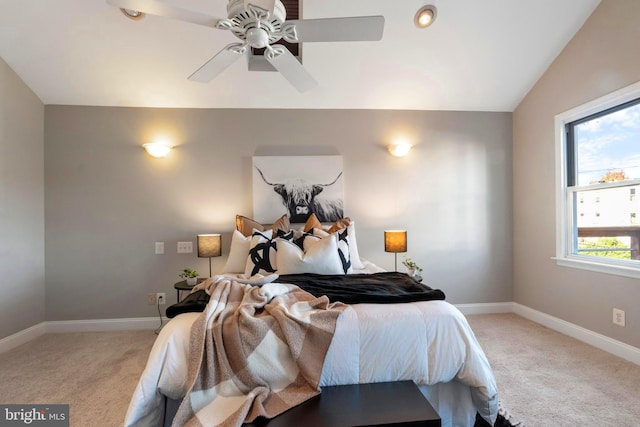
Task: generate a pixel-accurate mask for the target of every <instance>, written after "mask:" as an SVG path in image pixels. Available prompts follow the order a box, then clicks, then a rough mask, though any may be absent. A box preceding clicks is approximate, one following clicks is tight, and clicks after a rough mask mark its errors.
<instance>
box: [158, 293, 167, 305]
mask: <svg viewBox="0 0 640 427" xmlns="http://www.w3.org/2000/svg"><path fill="white" fill-rule="evenodd" d="M156 298H157V299H158V304H159V305H165V304H166V303H167V295H166V294H165V293H164V292H158V293H157V294H156Z"/></svg>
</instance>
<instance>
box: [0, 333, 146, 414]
mask: <svg viewBox="0 0 640 427" xmlns="http://www.w3.org/2000/svg"><path fill="white" fill-rule="evenodd" d="M155 338H156V335H155V334H154V333H153V331H129V332H95V333H73V334H48V335H44V336H42V337H40V338H38V339H37V340H34V341H31V342H29V343H27V344H24V345H22V346H20V347H18V348H15V349H13V350H11V351H8V352H6V353H1V354H0V402H1V403H18V404H25V403H27V404H29V403H33V404H36V403H41V404H51V403H65V404H69V411H70V420H71V422H70V425H71V426H78V427H93V426H95V427H109V426H120V425H122V421H123V420H124V415H125V413H126V411H127V406H128V405H129V399H130V398H131V395H132V394H133V390H134V388H135V386H136V383H137V381H138V378H139V377H140V373H141V372H142V370H143V369H144V366H145V364H146V362H147V357H148V355H149V351H150V350H151V346H152V345H153V341H154V340H155Z"/></svg>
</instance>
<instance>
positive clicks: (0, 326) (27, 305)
mask: <svg viewBox="0 0 640 427" xmlns="http://www.w3.org/2000/svg"><path fill="white" fill-rule="evenodd" d="M43 126H44V105H43V104H42V102H41V101H40V100H39V99H38V97H37V96H35V95H34V93H33V92H32V91H31V90H30V89H29V88H28V87H27V86H26V85H25V84H24V82H22V80H20V78H19V77H18V76H17V75H16V74H15V73H14V72H13V70H12V69H11V68H9V66H8V65H7V63H6V62H4V61H3V60H2V58H0V294H1V295H2V296H1V297H0V316H1V317H0V319H1V321H0V339H1V338H3V337H5V336H8V335H11V334H13V333H15V332H18V331H21V330H23V329H27V328H29V327H31V326H34V325H36V324H38V323H40V322H42V321H44V320H45V317H44V316H45V307H44V301H45V288H44V178H43V174H44V159H43V156H44V130H43Z"/></svg>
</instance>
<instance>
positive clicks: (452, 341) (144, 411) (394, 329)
mask: <svg viewBox="0 0 640 427" xmlns="http://www.w3.org/2000/svg"><path fill="white" fill-rule="evenodd" d="M353 224H354V223H353V221H351V222H348V225H347V226H344V227H343V228H340V229H339V230H347V229H349V227H350V231H351V233H350V235H351V237H352V238H351V239H348V240H346V242H345V243H346V246H343V247H342V249H341V253H342V256H338V259H339V260H340V262H339V264H340V266H338V263H336V262H335V260H333V261H331V263H333V265H332V266H329V267H327V265H325V266H323V267H321V268H319V267H317V265H318V264H322V263H324V264H327V261H326V260H324V258H323V256H316V257H315V258H314V255H313V254H314V252H313V251H311V249H312V248H313V247H316V245H317V244H318V243H319V242H320V241H321V240H322V239H325V238H326V235H325V234H324V233H325V232H326V233H327V235H333V233H335V230H334V231H333V232H332V233H329V229H327V228H325V229H324V230H323V232H322V233H316V234H319V236H318V237H320V238H319V239H313V241H312V242H310V243H309V244H308V245H307V248H306V249H307V250H306V251H305V250H304V249H305V244H304V242H303V241H299V242H298V245H299V247H300V250H301V253H302V255H301V260H302V261H305V258H306V256H305V255H308V254H311V255H312V256H310V257H309V259H308V260H307V261H310V262H311V263H312V264H313V265H314V267H312V268H311V270H313V271H312V272H308V270H309V266H308V265H307V266H300V265H299V262H298V261H299V260H296V261H294V262H292V261H286V260H283V258H273V257H277V256H278V254H282V253H286V250H284V251H283V250H282V247H283V246H281V243H274V242H271V241H269V240H271V239H266V240H268V241H269V242H268V243H267V246H266V247H264V246H263V249H261V251H260V253H261V254H262V255H263V256H264V257H267V258H268V257H271V258H273V259H272V261H273V263H277V266H278V268H277V269H274V271H271V272H270V271H268V270H269V267H268V266H267V265H266V264H265V262H264V259H257V258H260V257H255V256H254V260H253V261H248V260H247V259H246V258H247V255H246V253H245V252H244V251H245V250H247V246H246V245H245V246H243V247H242V250H241V251H239V252H238V253H234V251H235V250H237V249H238V245H237V244H236V245H235V247H234V242H233V241H232V249H231V253H230V256H229V259H228V261H227V265H226V266H225V269H226V270H229V273H226V274H225V275H221V276H218V277H217V278H216V280H217V281H218V282H216V283H224V284H225V286H226V285H228V286H232V285H233V286H235V285H236V283H237V282H236V281H240V282H241V283H240V284H239V285H237V286H241V287H242V286H244V287H245V288H246V289H248V292H251V291H253V290H254V289H253V288H254V287H255V286H256V285H258V286H260V285H261V286H262V287H261V289H260V292H270V291H269V290H268V289H271V288H269V286H275V287H276V288H277V287H278V286H280V285H279V284H282V283H283V284H284V285H285V286H288V287H290V288H287V289H298V288H304V286H298V285H300V283H301V282H299V280H303V281H304V278H305V277H306V275H308V276H314V275H322V274H323V272H324V273H327V274H326V275H327V277H330V274H332V273H331V271H333V270H332V269H343V270H344V271H343V274H344V275H345V277H346V276H353V277H354V278H355V277H357V276H360V277H362V276H366V275H370V276H371V277H372V278H373V277H376V278H377V279H378V280H380V278H383V279H384V280H386V279H387V278H389V277H391V276H392V275H385V274H386V273H384V272H383V271H382V269H380V268H379V267H377V266H376V265H374V264H372V263H370V262H367V261H366V260H363V259H362V258H360V256H359V254H358V253H357V246H356V242H355V232H354V225H353ZM241 225H242V224H238V226H237V230H236V231H237V232H240V233H239V234H243V233H241V230H242V227H241ZM343 225H344V224H343ZM255 227H256V225H255V224H252V225H251V236H250V237H249V236H246V235H245V236H244V238H245V239H246V240H249V241H251V240H254V242H253V243H255V241H256V240H259V241H261V242H262V243H264V240H263V239H264V236H265V230H264V229H263V230H260V229H258V228H255ZM278 227H281V228H280V230H282V228H284V227H283V225H282V224H279V225H278ZM273 231H275V229H274V230H273ZM282 231H284V232H288V231H287V230H282ZM254 232H258V234H261V236H258V238H257V239H254V237H255V233H254ZM244 234H249V231H248V230H247V231H246V233H244ZM276 234H278V233H277V232H276V233H274V234H272V235H271V236H270V237H273V235H276ZM280 234H281V235H283V234H284V233H280ZM343 237H344V236H343ZM235 238H236V234H235V233H234V239H235ZM238 239H240V237H238ZM334 240H335V241H334V242H333V243H331V244H328V243H326V245H327V246H328V247H330V248H331V251H335V250H337V249H338V245H337V241H338V240H339V238H338V237H336V238H335V239H334ZM343 240H344V239H343ZM236 242H237V240H236ZM323 244H325V243H323ZM255 246H256V245H255V244H251V243H249V245H248V248H249V249H248V251H249V252H251V249H253V248H254V247H255ZM354 249H355V251H354ZM315 250H316V251H317V248H316V249H315ZM254 253H255V251H254ZM238 254H240V255H238ZM347 254H348V255H347ZM235 255H238V259H237V260H234V256H235ZM298 255H299V254H298ZM243 257H244V258H245V259H242V258H243ZM249 257H250V256H249ZM345 258H347V262H346V263H345V262H344V261H345ZM236 261H238V263H237V265H236V266H235V267H234V265H233V263H234V262H236ZM240 261H242V262H244V264H245V265H244V272H243V273H239V272H238V271H237V270H238V269H239V268H240ZM278 261H279V262H278ZM347 264H348V266H347ZM265 267H266V268H267V270H264V268H265ZM272 267H273V266H272ZM356 267H357V268H356ZM234 270H235V272H234ZM249 270H251V272H253V273H254V274H253V275H249V274H247V273H249V272H250V271H249ZM281 271H282V275H281V274H280V272H281ZM279 277H282V278H284V280H281V281H278V280H277V279H278V278H279ZM294 277H295V278H296V280H298V285H296V284H294V283H289V281H288V280H287V278H292V279H293V278H294ZM252 278H253V279H252ZM243 280H244V281H243ZM251 280H254V282H251ZM216 286H219V285H216ZM313 286H314V287H312V288H311V289H312V292H314V293H316V292H320V293H322V290H321V286H322V284H320V285H317V284H316V285H313ZM318 287H320V290H319V291H318V289H317V288H318ZM250 288H251V289H250ZM211 289H216V288H215V287H212V288H211ZM422 289H423V290H426V293H428V294H429V295H428V296H424V294H425V292H422V293H423V295H421V296H420V299H421V300H415V301H411V300H406V298H405V297H402V298H401V299H397V295H394V297H393V298H391V299H389V300H380V301H378V300H377V299H375V298H378V296H377V294H375V293H374V299H373V300H366V301H374V302H357V301H358V300H357V299H355V300H351V303H350V304H346V305H345V304H342V307H341V309H340V310H341V311H340V314H339V316H337V318H336V321H335V329H334V331H333V335H332V339H331V340H330V344H327V345H328V349H327V350H326V353H324V355H325V357H324V359H323V361H322V365H321V366H322V368H321V372H318V375H319V386H320V388H321V387H322V386H330V385H342V384H357V383H373V382H385V381H400V380H413V381H414V382H415V383H416V384H417V385H418V386H419V388H420V390H421V391H422V393H423V394H424V396H425V397H426V398H427V400H429V402H430V403H431V404H432V406H433V407H434V408H435V409H436V410H437V411H438V413H439V415H440V417H441V418H442V425H443V426H445V427H470V426H474V425H476V422H477V419H476V417H477V416H479V418H481V419H482V420H484V422H486V423H488V424H490V425H493V424H494V422H495V420H496V417H497V413H498V392H497V388H496V383H495V379H494V376H493V372H492V370H491V367H490V365H489V363H488V361H487V358H486V356H485V354H484V352H483V350H482V348H481V347H480V345H479V343H478V341H477V340H476V338H475V336H474V333H473V331H472V330H471V328H470V326H469V324H468V323H467V321H466V318H465V317H464V315H463V314H462V313H461V312H460V311H459V310H457V309H456V308H455V307H454V306H453V305H451V304H449V303H448V302H446V301H445V300H444V295H443V294H442V298H440V297H437V295H438V292H440V291H437V290H432V289H431V288H429V287H427V286H424V285H423V286H422ZM216 292H217V291H216ZM303 292H305V293H308V292H307V291H303ZM331 292H333V293H334V294H335V289H332V290H331V291H328V293H329V294H331ZM194 294H195V292H194ZM323 298H327V297H326V296H325V297H323ZM333 298H339V296H332V299H333ZM367 298H371V295H370V294H369V295H367ZM394 298H395V300H394ZM211 299H212V300H213V299H219V297H216V296H215V294H212V297H211ZM398 301H402V302H398ZM201 303H205V302H204V301H201ZM332 304H339V303H334V302H332ZM201 309H202V308H200V309H197V308H196V309H193V307H191V308H189V309H187V310H185V311H184V312H181V313H180V314H177V313H174V314H173V315H174V317H173V318H172V319H171V320H170V321H169V322H168V323H167V324H166V325H165V326H164V328H163V329H162V330H161V331H160V333H159V335H158V338H157V339H156V342H155V343H154V346H153V348H152V350H151V353H150V355H149V359H148V362H147V366H146V368H145V370H144V372H143V374H142V376H141V378H140V380H139V382H138V385H137V387H136V390H135V392H134V395H133V397H132V399H131V402H130V405H129V408H128V411H127V415H126V419H125V422H124V425H125V426H163V425H165V426H168V425H171V422H172V420H173V418H174V416H175V413H176V411H177V409H178V406H179V405H180V403H181V402H183V400H184V401H186V400H188V399H185V396H188V395H189V391H190V389H189V387H190V386H189V384H188V380H187V378H188V377H189V374H190V372H189V358H190V350H191V351H192V353H191V357H193V350H194V348H195V347H194V346H195V344H194V343H193V339H192V337H191V329H192V327H193V326H194V325H196V324H198V322H200V321H201V319H202V318H203V316H204V314H206V312H207V309H208V310H209V311H211V310H213V309H212V308H211V304H208V305H207V309H205V313H200V312H198V311H200V310H201ZM198 351H200V350H198ZM191 369H193V368H191ZM181 409H182V408H181Z"/></svg>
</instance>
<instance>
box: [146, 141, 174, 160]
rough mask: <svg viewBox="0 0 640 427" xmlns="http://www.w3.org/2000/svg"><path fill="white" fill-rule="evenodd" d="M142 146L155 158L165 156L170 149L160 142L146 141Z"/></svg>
mask: <svg viewBox="0 0 640 427" xmlns="http://www.w3.org/2000/svg"><path fill="white" fill-rule="evenodd" d="M142 147H144V149H145V150H147V153H149V155H150V156H151V157H155V158H160V157H167V154H169V151H171V147H170V146H168V145H167V144H164V143H162V142H148V143H146V144H142Z"/></svg>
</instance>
